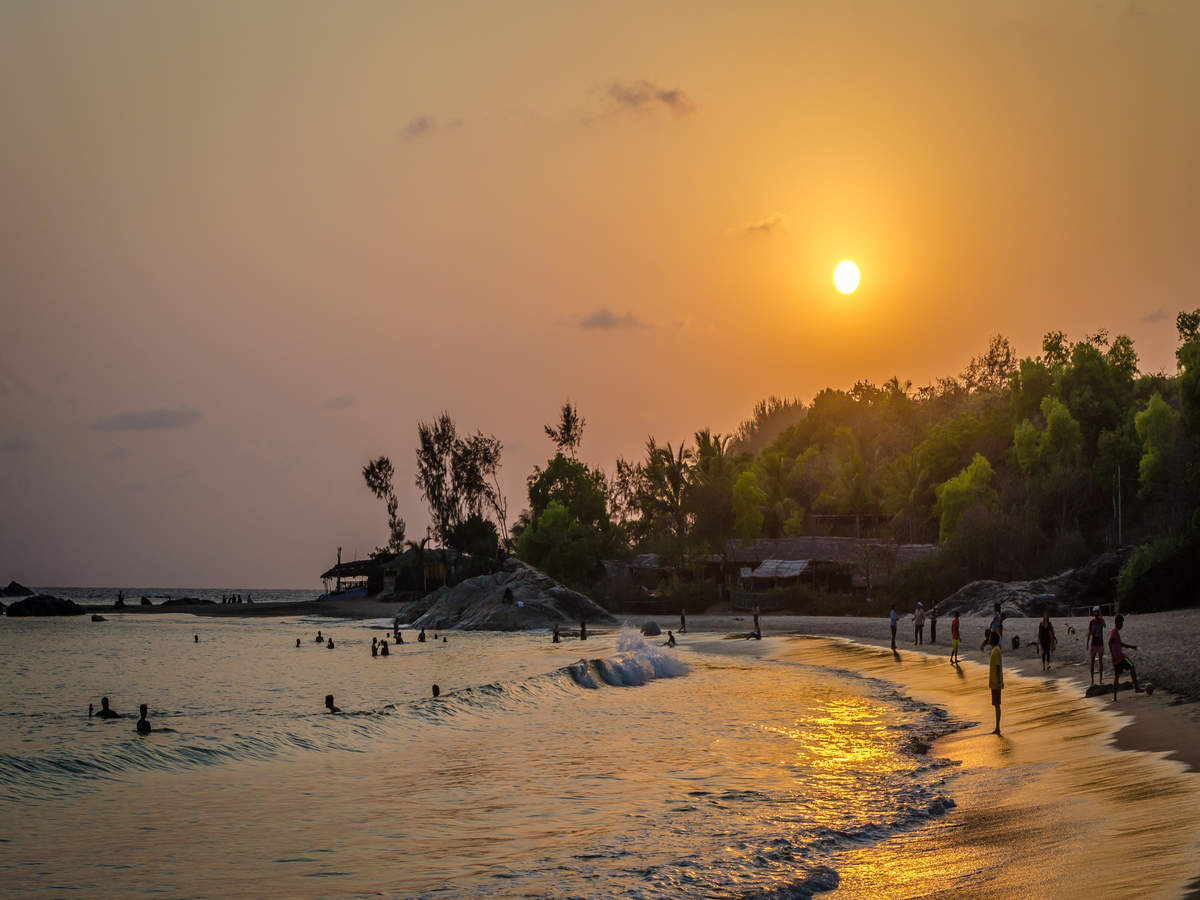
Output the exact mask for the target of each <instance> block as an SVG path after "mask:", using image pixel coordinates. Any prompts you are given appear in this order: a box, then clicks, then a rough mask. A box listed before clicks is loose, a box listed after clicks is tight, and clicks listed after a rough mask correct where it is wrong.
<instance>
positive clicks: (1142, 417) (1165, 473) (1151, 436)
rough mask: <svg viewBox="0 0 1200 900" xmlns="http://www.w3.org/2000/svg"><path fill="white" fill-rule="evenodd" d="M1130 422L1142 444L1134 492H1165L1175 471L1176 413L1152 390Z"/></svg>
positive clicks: (1167, 492)
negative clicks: (1144, 406)
mask: <svg viewBox="0 0 1200 900" xmlns="http://www.w3.org/2000/svg"><path fill="white" fill-rule="evenodd" d="M1134 422H1135V424H1136V427H1137V435H1138V437H1139V438H1140V439H1141V441H1142V447H1143V453H1142V458H1141V461H1140V463H1139V465H1138V481H1139V484H1140V489H1139V491H1138V493H1139V495H1140V496H1142V497H1151V496H1159V495H1167V494H1169V493H1170V491H1171V484H1172V481H1173V478H1172V476H1173V475H1174V474H1175V473H1174V472H1172V469H1173V468H1174V466H1173V465H1172V463H1173V462H1174V460H1173V456H1174V451H1175V447H1176V442H1177V441H1178V437H1179V434H1178V432H1179V413H1178V412H1176V411H1175V410H1173V409H1171V407H1170V406H1168V405H1167V402H1166V401H1165V400H1163V398H1162V395H1161V394H1159V393H1158V392H1157V391H1155V392H1154V394H1153V395H1152V396H1151V397H1150V401H1149V402H1148V403H1147V404H1146V408H1145V409H1143V410H1142V411H1141V412H1139V413H1138V414H1137V415H1136V416H1135V417H1134Z"/></svg>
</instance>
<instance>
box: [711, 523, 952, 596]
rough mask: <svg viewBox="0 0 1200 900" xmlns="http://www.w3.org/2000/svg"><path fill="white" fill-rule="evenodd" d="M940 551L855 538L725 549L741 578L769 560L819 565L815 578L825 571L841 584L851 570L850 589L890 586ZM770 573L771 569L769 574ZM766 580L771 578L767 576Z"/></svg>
mask: <svg viewBox="0 0 1200 900" xmlns="http://www.w3.org/2000/svg"><path fill="white" fill-rule="evenodd" d="M936 552H937V545H935V544H894V543H891V542H888V541H877V540H873V539H861V540H860V539H858V538H852V537H816V536H808V537H793V538H756V539H754V540H751V541H737V540H734V541H730V542H729V543H728V544H727V545H726V548H725V559H726V561H727V566H728V567H729V568H731V569H733V570H734V571H735V572H736V576H737V577H738V578H742V577H744V575H745V570H746V569H747V568H749V569H750V570H751V576H752V577H754V576H753V572H754V570H756V569H758V567H760V566H762V565H763V564H764V563H766V562H767V561H768V560H771V561H776V562H791V561H804V562H806V563H807V564H808V566H809V567H814V566H815V567H814V571H813V572H812V575H813V576H814V577H815V576H816V574H817V570H824V571H825V572H826V573H827V574H828V575H829V576H830V577H836V578H837V580H838V581H839V582H840V581H841V578H842V577H843V576H842V574H838V572H839V571H843V572H844V570H845V569H846V568H848V569H849V573H850V579H851V581H850V585H849V586H853V587H861V588H866V589H867V590H871V589H873V588H876V587H880V586H882V585H886V584H887V583H888V582H889V581H890V580H891V577H892V575H893V574H894V573H895V572H896V570H897V569H899V568H901V567H903V566H905V565H907V564H908V563H910V562H912V561H913V560H916V559H920V558H921V557H922V556H928V555H929V554H931V553H936ZM824 563H836V564H838V565H839V566H840V567H841V569H840V570H837V569H832V568H829V567H827V566H823V565H819V564H824ZM770 571H771V570H770V569H768V570H766V573H769V572H770ZM763 577H764V578H766V577H770V576H769V575H767V574H764V576H763ZM797 577H799V576H797Z"/></svg>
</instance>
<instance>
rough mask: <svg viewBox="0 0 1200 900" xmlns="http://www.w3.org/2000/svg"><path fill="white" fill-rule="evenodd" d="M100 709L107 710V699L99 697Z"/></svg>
mask: <svg viewBox="0 0 1200 900" xmlns="http://www.w3.org/2000/svg"><path fill="white" fill-rule="evenodd" d="M100 708H101V709H108V698H107V697H101V698H100Z"/></svg>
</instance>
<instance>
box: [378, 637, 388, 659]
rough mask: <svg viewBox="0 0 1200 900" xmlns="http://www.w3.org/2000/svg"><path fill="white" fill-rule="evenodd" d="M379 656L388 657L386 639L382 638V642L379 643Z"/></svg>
mask: <svg viewBox="0 0 1200 900" xmlns="http://www.w3.org/2000/svg"><path fill="white" fill-rule="evenodd" d="M379 655H380V656H387V655H388V648H387V638H384V639H383V640H382V641H380V642H379Z"/></svg>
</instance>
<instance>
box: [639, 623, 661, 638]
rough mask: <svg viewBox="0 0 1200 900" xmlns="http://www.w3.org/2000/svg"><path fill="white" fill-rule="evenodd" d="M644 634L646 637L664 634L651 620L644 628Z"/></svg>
mask: <svg viewBox="0 0 1200 900" xmlns="http://www.w3.org/2000/svg"><path fill="white" fill-rule="evenodd" d="M642 634H644V635H646V637H654V636H655V635H659V634H662V629H661V628H659V627H658V623H657V622H655V621H654V620H653V619H651V620H650V621H649V622H647V623H646V624H644V625H643V626H642Z"/></svg>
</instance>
